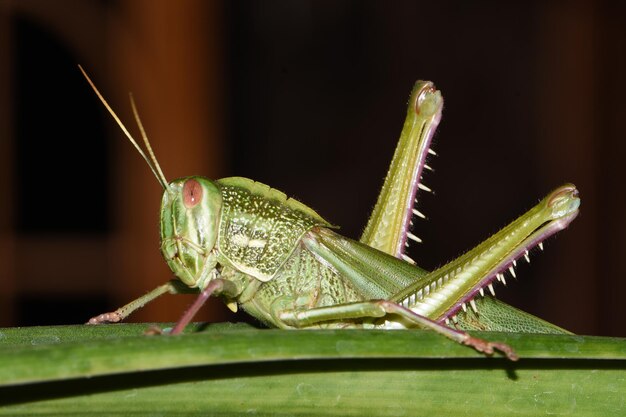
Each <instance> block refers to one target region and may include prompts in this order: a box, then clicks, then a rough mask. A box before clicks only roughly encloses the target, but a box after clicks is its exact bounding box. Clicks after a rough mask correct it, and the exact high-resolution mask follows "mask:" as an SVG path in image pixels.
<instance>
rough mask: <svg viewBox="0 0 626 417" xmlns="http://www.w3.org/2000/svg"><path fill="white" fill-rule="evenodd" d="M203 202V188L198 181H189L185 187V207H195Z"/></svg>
mask: <svg viewBox="0 0 626 417" xmlns="http://www.w3.org/2000/svg"><path fill="white" fill-rule="evenodd" d="M200 200H202V186H201V185H200V183H199V182H198V181H196V180H187V181H186V182H185V185H184V186H183V203H184V204H185V207H187V208H192V207H195V206H196V205H197V204H198V203H199V202H200Z"/></svg>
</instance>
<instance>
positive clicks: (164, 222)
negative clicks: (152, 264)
mask: <svg viewBox="0 0 626 417" xmlns="http://www.w3.org/2000/svg"><path fill="white" fill-rule="evenodd" d="M221 211H222V195H221V193H220V190H219V189H218V187H217V186H216V185H215V183H214V182H212V181H211V180H209V179H207V178H204V177H185V178H179V179H176V180H174V181H172V182H171V183H170V184H169V186H168V188H167V189H166V190H165V192H164V193H163V200H162V202H161V220H160V222H161V252H162V253H163V257H164V258H165V260H166V261H167V264H168V265H169V267H170V268H171V269H172V272H174V274H175V275H176V276H177V277H178V278H179V279H180V280H181V281H183V282H184V283H185V284H186V285H188V286H190V287H200V288H202V287H204V286H205V285H206V283H207V282H208V280H209V279H210V276H211V273H212V272H213V270H214V267H215V261H214V260H213V259H214V256H212V252H213V249H214V248H215V244H216V241H217V235H218V231H219V223H220V215H221Z"/></svg>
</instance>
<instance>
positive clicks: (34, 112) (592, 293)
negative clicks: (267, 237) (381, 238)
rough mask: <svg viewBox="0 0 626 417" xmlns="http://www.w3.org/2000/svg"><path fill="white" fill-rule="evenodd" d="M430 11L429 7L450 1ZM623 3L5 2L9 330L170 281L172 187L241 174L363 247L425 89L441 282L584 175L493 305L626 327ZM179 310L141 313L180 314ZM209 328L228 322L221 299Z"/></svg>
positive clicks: (2, 101) (1, 82)
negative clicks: (432, 95) (570, 217)
mask: <svg viewBox="0 0 626 417" xmlns="http://www.w3.org/2000/svg"><path fill="white" fill-rule="evenodd" d="M435 3H436V4H435ZM625 16H626V5H625V3H624V2H617V1H609V0H604V1H591V0H581V1H570V2H543V1H525V2H508V3H506V4H500V3H499V2H493V1H477V2H473V3H472V4H471V5H468V4H467V2H464V1H460V0H459V1H442V2H415V1H410V2H409V1H406V2H403V1H395V2H374V1H337V0H335V1H315V2H313V1H286V0H285V1H273V2H250V1H238V2H227V1H202V0H184V1H177V2H172V1H151V0H133V1H106V2H105V1H99V0H92V1H86V0H80V1H79V0H57V1H44V0H21V1H8V0H0V195H1V196H2V197H1V198H0V325H1V326H13V325H44V324H64V323H83V322H85V321H86V320H87V319H88V318H89V317H91V316H94V315H96V314H99V313H102V312H104V311H109V310H112V309H115V308H116V307H119V306H120V305H122V304H124V303H126V302H127V301H129V300H131V299H134V298H136V297H137V296H138V295H140V294H143V293H145V292H147V291H148V290H150V289H152V288H154V287H156V286H157V285H159V284H161V283H163V282H165V281H166V280H168V279H169V278H170V277H171V274H170V272H169V269H168V267H167V265H166V264H165V262H164V261H163V260H162V258H161V255H160V252H159V241H158V239H159V238H158V226H157V225H158V216H159V205H160V198H161V189H160V188H159V185H158V183H157V181H156V180H155V179H154V177H153V176H152V174H151V173H150V171H149V169H148V167H147V166H146V164H145V163H144V162H143V161H142V160H141V158H140V157H139V156H138V155H137V153H136V151H134V150H133V148H132V147H131V146H130V145H129V144H128V143H127V140H126V139H125V138H124V137H123V136H122V134H121V132H120V131H119V129H118V127H117V126H116V125H115V123H114V121H113V120H112V119H111V117H110V116H109V115H108V114H107V113H106V111H105V109H104V108H103V106H102V105H101V104H100V103H99V101H98V100H97V98H96V97H95V95H94V94H93V92H92V91H91V89H90V88H89V86H88V85H87V83H86V82H85V80H84V79H83V77H82V75H81V74H80V72H79V71H78V68H77V64H82V65H83V66H84V68H85V69H86V70H87V72H88V73H89V74H90V75H91V77H92V78H93V79H94V81H95V83H96V85H98V86H99V88H100V90H101V91H102V92H103V94H104V95H105V96H106V97H107V98H108V100H109V101H110V103H111V104H112V106H113V107H114V108H115V109H116V111H117V112H118V114H119V115H120V116H121V118H122V119H123V120H124V121H125V123H126V124H127V126H128V127H129V128H130V129H131V131H132V132H135V134H137V129H136V126H135V123H134V120H133V118H132V113H131V110H130V106H129V103H128V92H130V91H132V92H133V94H134V96H135V99H136V101H137V104H138V108H139V111H140V113H141V117H142V120H143V123H144V125H145V127H146V129H147V132H148V135H149V137H150V138H151V141H152V144H153V146H154V148H155V151H156V154H157V157H158V159H159V161H160V163H161V166H162V167H163V170H164V172H165V175H166V176H167V178H168V179H173V178H175V177H179V176H186V175H192V174H200V175H205V176H208V177H211V178H220V177H225V176H234V175H237V176H245V177H250V178H253V179H255V180H258V181H261V182H264V183H266V184H269V185H271V186H273V187H275V188H278V189H280V190H282V191H284V192H286V193H287V194H288V195H290V196H293V197H296V198H297V199H299V200H300V201H303V202H304V203H306V204H307V205H309V206H311V207H312V208H314V209H315V210H317V211H318V212H319V213H321V214H322V215H323V216H324V217H325V218H327V219H328V220H329V221H331V222H332V223H334V224H338V225H341V227H342V233H343V234H345V235H347V236H350V237H354V238H358V236H359V235H360V232H361V230H362V228H363V227H364V225H365V222H366V220H367V216H368V214H369V211H370V209H371V207H372V206H373V204H374V202H375V198H376V196H377V194H378V191H379V188H380V186H381V185H382V180H383V178H384V175H385V173H386V169H387V166H388V163H389V161H390V159H391V156H392V153H393V150H394V147H395V144H396V140H397V138H398V135H399V133H400V129H401V126H402V123H403V120H404V117H405V112H406V108H405V106H406V101H407V99H408V96H409V92H410V90H411V87H412V85H413V83H414V81H415V80H417V79H428V80H432V81H434V82H435V83H436V85H437V87H438V88H439V89H440V90H441V91H442V92H443V95H444V97H445V108H444V114H443V119H442V122H441V124H440V127H439V130H438V133H437V134H436V136H435V139H434V150H435V151H437V153H438V155H439V156H438V157H433V158H431V160H430V161H429V164H430V165H431V166H433V167H434V169H435V171H436V172H435V173H430V174H428V175H427V176H426V184H427V185H428V186H429V187H431V188H433V189H434V190H435V195H424V194H422V195H421V202H420V204H419V208H420V210H421V211H423V212H424V213H425V214H426V215H427V216H428V221H420V222H418V223H417V224H416V227H415V231H416V234H417V235H418V236H420V237H421V238H423V239H424V243H423V244H421V245H419V247H418V246H416V247H413V248H412V250H411V255H412V256H413V257H414V258H415V259H416V260H418V263H419V264H420V265H421V266H423V267H425V268H427V269H433V268H436V267H437V266H439V265H441V264H443V263H445V262H446V261H448V260H450V259H452V258H454V257H456V256H458V255H460V254H461V253H463V252H464V251H466V250H468V249H470V248H471V247H473V246H474V245H475V244H477V243H478V242H480V241H481V240H483V239H484V238H486V237H488V236H489V235H490V234H491V233H494V232H496V231H497V230H498V229H499V228H500V227H502V226H504V225H505V224H506V223H508V222H509V221H510V220H512V219H513V218H515V217H516V216H518V215H520V214H522V213H523V212H524V211H525V210H527V209H529V208H530V207H532V206H533V205H534V204H535V203H536V202H537V201H538V200H539V199H540V198H541V197H543V196H544V195H545V194H547V193H548V192H549V191H551V189H553V188H555V187H556V186H558V185H560V184H562V183H564V182H573V183H575V184H576V185H577V186H578V188H579V190H580V193H581V197H582V207H581V214H580V216H579V217H578V219H576V221H575V222H574V223H573V224H572V226H571V227H570V228H569V229H568V230H567V231H565V232H563V233H561V234H559V235H558V236H557V237H555V238H552V239H550V240H549V241H547V242H546V243H545V246H546V250H545V252H543V253H537V252H538V251H535V252H533V253H532V254H531V258H532V263H531V265H530V266H528V265H526V264H525V263H523V264H520V267H519V268H518V271H517V272H518V273H517V275H518V280H517V282H516V281H515V280H512V279H509V282H510V283H509V286H508V287H506V288H504V287H502V286H499V287H497V288H496V291H497V293H498V295H499V297H500V298H503V299H504V300H506V301H507V302H510V303H511V304H514V305H515V306H518V307H520V308H522V309H524V310H527V311H529V312H531V313H533V314H536V315H538V316H540V317H542V318H544V319H546V320H548V321H551V322H554V323H556V324H558V325H561V326H563V327H565V328H567V329H569V330H571V331H574V332H576V333H582V334H598V335H619V336H626V307H625V303H624V302H623V301H622V300H623V298H624V296H625V295H626V266H625V264H624V262H623V257H625V256H626V217H625V216H624V213H625V212H626V191H625V190H624V187H623V185H622V183H623V181H624V179H625V178H626V176H625V175H626V163H625V152H624V150H625V149H624V148H625V145H624V139H625V138H626V127H625V124H624V121H625V120H626V101H625V100H624V99H623V97H624V96H626V75H625V74H626V25H624V21H625V20H624V17H625ZM192 299H193V297H190V296H176V297H174V296H165V297H163V298H162V299H159V300H157V301H155V302H154V303H153V304H151V305H149V306H147V307H146V308H144V309H143V310H141V311H139V312H138V313H137V314H135V315H134V316H132V320H133V321H166V320H167V321H174V320H176V319H177V318H178V317H179V316H180V315H181V313H182V312H183V310H184V309H185V307H186V306H187V305H188V304H189V303H190V302H191V301H192ZM214 301H215V302H213V303H212V304H211V305H210V306H209V307H207V308H205V309H204V310H203V311H202V315H201V317H199V319H201V320H209V321H223V320H241V319H242V316H240V317H232V316H228V315H227V314H228V313H227V310H226V308H225V307H223V306H222V304H221V302H220V301H219V300H214Z"/></svg>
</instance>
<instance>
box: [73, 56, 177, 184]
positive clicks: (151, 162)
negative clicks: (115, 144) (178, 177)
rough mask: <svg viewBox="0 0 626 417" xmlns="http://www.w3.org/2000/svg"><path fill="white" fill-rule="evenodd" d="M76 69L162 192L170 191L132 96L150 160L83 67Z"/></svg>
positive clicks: (131, 101)
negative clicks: (130, 144)
mask: <svg viewBox="0 0 626 417" xmlns="http://www.w3.org/2000/svg"><path fill="white" fill-rule="evenodd" d="M78 68H79V69H80V72H82V73H83V75H84V76H85V78H86V79H87V82H88V83H89V85H90V86H91V88H92V89H93V91H94V92H95V93H96V95H97V96H98V98H99V99H100V101H101V102H102V104H104V107H105V108H106V109H107V110H108V111H109V113H111V116H113V119H115V121H116V122H117V124H118V125H119V127H120V128H121V129H122V132H124V134H125V135H126V137H127V138H128V140H130V143H132V144H133V146H134V147H135V149H137V152H139V154H140V155H141V156H142V157H143V159H144V160H145V161H146V163H147V164H148V166H149V167H150V170H151V171H152V173H153V174H154V176H155V177H156V179H157V181H159V184H161V186H162V187H163V189H164V190H166V191H169V189H170V188H169V184H168V182H167V180H166V179H165V175H163V171H162V170H161V166H160V165H159V162H158V161H157V159H156V157H155V156H154V152H153V151H152V146H150V141H149V140H148V136H147V135H146V131H145V130H144V128H143V125H142V124H141V119H140V118H139V113H138V112H137V107H136V106H135V100H134V99H133V95H132V94H130V104H131V106H132V108H133V114H134V115H135V120H136V121H137V125H139V130H140V131H141V137H142V138H143V142H144V144H145V145H146V149H147V150H148V153H149V154H150V158H148V157H147V156H146V154H145V152H144V151H143V150H142V149H141V147H140V146H139V144H138V143H137V141H135V139H134V138H133V136H132V135H131V134H130V133H129V132H128V129H126V126H124V123H122V121H121V120H120V118H119V117H118V116H117V114H116V113H115V112H114V111H113V109H112V108H111V106H109V103H107V101H106V100H105V99H104V97H103V96H102V94H100V91H99V90H98V89H97V88H96V86H95V84H94V83H93V81H91V78H89V76H88V75H87V73H86V72H85V70H84V69H83V67H82V66H80V65H79V66H78Z"/></svg>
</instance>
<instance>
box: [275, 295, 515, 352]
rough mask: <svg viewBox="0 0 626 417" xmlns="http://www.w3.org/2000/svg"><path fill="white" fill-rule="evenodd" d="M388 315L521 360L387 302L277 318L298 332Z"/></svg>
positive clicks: (504, 346) (507, 349) (496, 345)
mask: <svg viewBox="0 0 626 417" xmlns="http://www.w3.org/2000/svg"><path fill="white" fill-rule="evenodd" d="M389 314H395V315H398V316H400V317H402V318H404V319H405V320H407V321H409V322H410V323H413V324H415V325H417V326H419V327H422V328H427V329H431V330H434V331H435V332H437V333H439V334H441V335H443V336H445V337H447V338H449V339H452V340H454V341H455V342H457V343H461V344H463V345H468V346H471V347H473V348H474V349H476V350H477V351H479V352H483V353H485V354H487V355H491V354H493V352H494V350H499V351H500V352H502V353H504V354H505V355H506V357H507V358H509V359H510V360H517V359H518V356H517V354H516V353H515V351H514V350H513V349H512V348H511V347H510V346H509V345H507V344H504V343H498V342H489V341H487V340H483V339H479V338H476V337H473V336H471V335H469V334H468V333H465V332H463V331H460V330H455V329H451V328H449V327H447V326H445V325H443V324H440V323H437V322H436V321H433V320H431V319H429V318H427V317H424V316H421V315H419V314H416V313H414V312H413V311H411V310H409V309H408V308H405V307H403V306H401V305H399V304H396V303H393V302H391V301H387V300H372V301H359V302H355V303H347V304H338V305H333V306H327V307H317V308H311V309H302V310H284V311H281V312H278V311H277V312H275V316H276V317H277V318H278V319H279V320H280V321H282V322H283V323H285V324H286V325H288V326H292V327H296V328H301V327H307V326H311V325H314V324H317V323H320V322H324V321H342V320H353V319H362V318H382V317H385V316H387V315H389Z"/></svg>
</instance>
